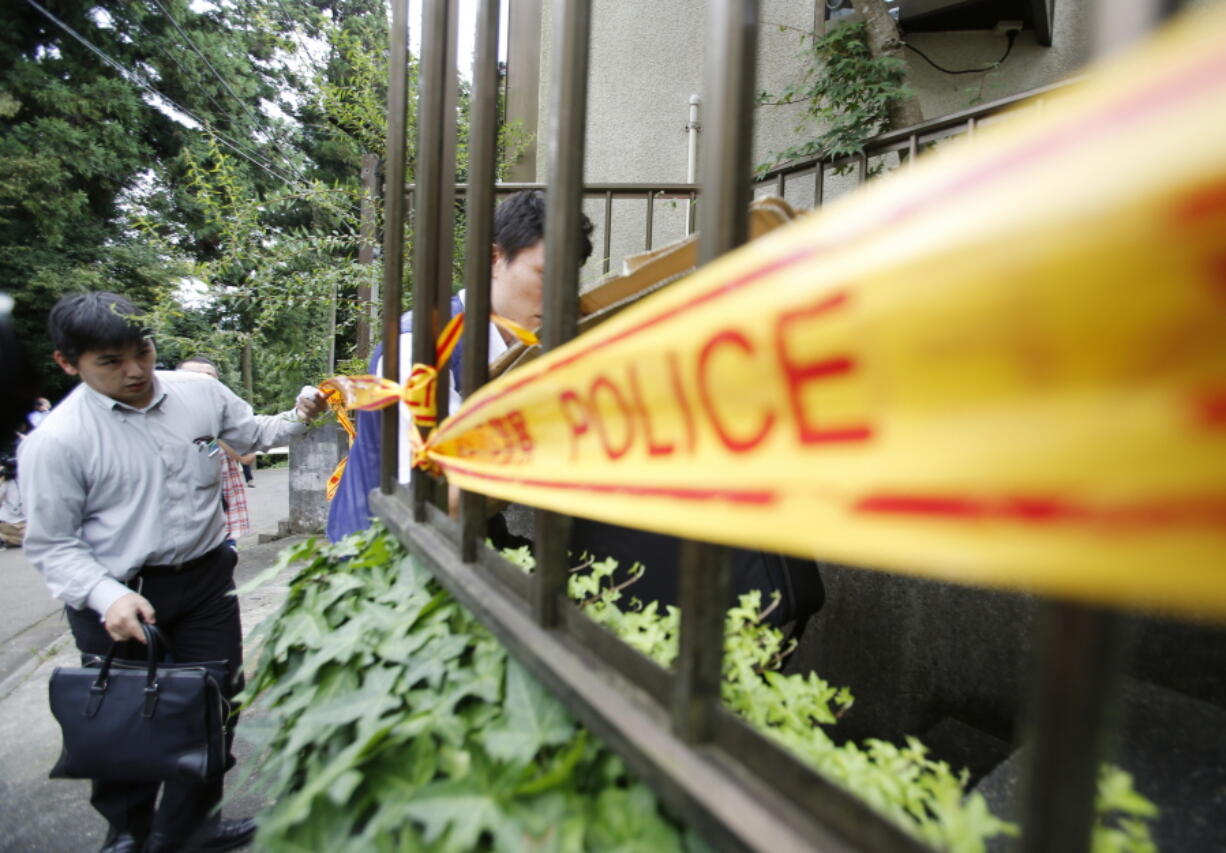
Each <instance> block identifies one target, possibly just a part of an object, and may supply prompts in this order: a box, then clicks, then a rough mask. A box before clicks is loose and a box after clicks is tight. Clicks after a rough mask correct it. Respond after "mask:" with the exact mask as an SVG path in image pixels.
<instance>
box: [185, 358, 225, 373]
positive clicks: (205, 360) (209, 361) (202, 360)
mask: <svg viewBox="0 0 1226 853" xmlns="http://www.w3.org/2000/svg"><path fill="white" fill-rule="evenodd" d="M193 363H195V364H207V365H208V366H209V367H211V368H213V369H214V370H216V371H217V372H218V373H220V372H221V369H220V368H218V366H217V362H215V361H213V359H211V358H207V357H205V356H203V355H189V356H188V357H187V358H185V359H183V360H182V361H181V362H179V363H178V364H177V365H175V369H176V370H182V369H183V365H185V364H193Z"/></svg>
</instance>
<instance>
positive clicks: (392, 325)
mask: <svg viewBox="0 0 1226 853" xmlns="http://www.w3.org/2000/svg"><path fill="white" fill-rule="evenodd" d="M408 5H409V3H408V0H395V2H393V3H392V28H391V33H390V35H389V39H390V42H391V43H390V45H389V60H388V61H389V62H390V63H391V67H390V79H389V80H388V86H387V152H386V155H385V156H384V161H385V162H386V163H387V189H386V191H385V194H384V225H383V375H384V376H385V377H386V378H388V379H391V380H392V381H393V382H398V381H399V380H400V282H401V279H402V277H403V275H404V156H405V155H404V142H405V139H404V137H405V128H406V126H407V122H408V79H409V59H408V46H409V24H408ZM399 435H400V411H399V407H398V406H389V407H388V408H387V409H384V410H383V421H382V439H381V446H380V448H379V450H380V456H379V458H380V469H379V488H380V489H381V490H382V491H383V493H384V494H389V495H390V494H391V493H392V492H394V491H395V490H396V479H397V477H396V474H397V468H398V460H399V448H398V447H397V440H396V439H397V437H398V436H399Z"/></svg>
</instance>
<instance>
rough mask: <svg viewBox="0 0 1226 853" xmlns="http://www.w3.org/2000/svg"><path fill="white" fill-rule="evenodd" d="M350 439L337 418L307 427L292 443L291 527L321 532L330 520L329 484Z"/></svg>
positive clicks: (290, 473)
mask: <svg viewBox="0 0 1226 853" xmlns="http://www.w3.org/2000/svg"><path fill="white" fill-rule="evenodd" d="M348 452H349V439H348V438H347V436H346V435H345V431H344V430H342V429H341V428H340V426H339V425H338V424H337V423H336V422H335V421H330V422H328V423H325V424H321V425H319V426H317V427H313V428H312V429H309V430H307V431H306V432H305V433H304V434H303V435H300V436H298V437H297V438H295V439H294V440H293V441H291V442H290V445H289V530H288V531H284V532H285V533H317V532H319V531H322V530H323V529H324V527H325V526H326V525H327V523H328V498H327V494H326V492H325V488H326V486H327V484H328V478H329V477H330V476H332V471H333V470H334V469H335V468H336V463H338V462H340V461H341V459H342V458H343V457H344V456H345V454H347V453H348Z"/></svg>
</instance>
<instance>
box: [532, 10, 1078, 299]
mask: <svg viewBox="0 0 1226 853" xmlns="http://www.w3.org/2000/svg"><path fill="white" fill-rule="evenodd" d="M818 2H821V0H818ZM551 7H552V4H550V3H546V4H544V8H543V14H542V18H541V65H540V97H539V100H538V104H539V120H538V125H537V133H538V137H537V138H538V155H537V161H536V165H537V175H536V177H537V180H540V181H545V180H547V179H548V173H549V162H550V158H551V154H550V152H549V151H548V147H549V144H550V128H549V110H550V100H551V91H552V88H551V84H550V79H551V76H552V74H553V69H552V62H553V51H552V44H551V31H552V23H553V22H552V9H551ZM1088 8H1089V4H1085V3H1076V2H1071V0H1070V2H1060V3H1057V4H1056V17H1055V21H1054V25H1053V30H1054V44H1053V46H1052V47H1050V48H1048V47H1041V46H1039V45H1038V44H1036V43H1035V38H1034V33H1033V32H1032V31H1024V32H1022V33H1021V34H1020V36H1019V37H1018V40H1017V43H1016V44H1015V46H1014V49H1013V52H1012V54H1011V55H1010V57H1009V59H1008V60H1007V61H1006V62H1005V63H1004V64H1003V65H1001V66H1000V68H998V69H996V70H993V71H989V72H985V73H982V74H964V75H958V76H950V75H946V74H942V73H940V72H938V71H936V70H935V69H933V68H931V67H930V66H929V65H927V63H925V62H924V61H923V60H922V59H920V58H919V57H918V56H916V55H915V54H913V53H910V54H909V65H910V80H911V84H912V86H913V88H914V89H915V90H916V91H917V92H918V94H919V95H920V99H921V104H922V106H923V111H924V115H925V117H927V118H934V117H937V116H941V115H946V114H948V113H950V112H956V111H958V110H962V109H965V108H967V107H970V106H973V105H975V104H978V103H982V102H985V101H990V100H995V99H997V98H1002V97H1005V96H1008V95H1013V94H1017V93H1019V92H1024V91H1028V90H1030V89H1033V88H1036V87H1039V86H1044V85H1047V84H1049V83H1053V82H1056V81H1058V80H1060V79H1063V78H1064V77H1066V76H1068V75H1070V74H1073V73H1075V72H1076V71H1077V70H1078V69H1079V68H1080V67H1081V66H1082V64H1083V63H1084V62H1085V60H1086V58H1087V57H1088V56H1089V52H1090V23H1089V20H1088V15H1089V13H1088V11H1087V10H1088ZM761 21H762V26H761V27H760V29H759V44H758V69H757V88H758V89H759V90H763V89H765V90H767V91H772V92H778V91H781V90H782V89H783V88H784V87H785V86H786V85H787V84H788V83H789V82H791V81H793V80H795V79H797V78H798V76H799V75H800V73H801V71H802V69H803V68H804V67H805V58H804V55H803V53H804V50H805V45H804V44H803V43H802V41H801V31H806V32H807V31H811V30H812V28H813V21H814V2H813V0H762V4H761ZM706 26H707V4H706V3H705V2H703V0H669V2H666V3H627V2H624V0H594V2H593V11H592V42H591V69H590V76H589V83H588V121H587V140H586V146H587V150H586V164H585V174H584V177H585V180H587V181H588V182H603V181H633V182H644V181H660V182H665V181H670V182H679V181H684V180H685V178H686V154H687V138H686V133H685V125H686V120H687V115H688V108H689V99H690V96H691V95H692V94H701V93H702V91H703V83H702V75H703V54H704V43H705V41H706ZM909 39H911V40H912V41H913V42H914V43H915V44H916V46H917V47H919V48H920V49H921V50H923V51H925V52H926V53H928V54H929V55H930V56H932V58H933V59H934V60H936V61H937V62H938V63H941V64H943V65H945V66H946V67H950V68H968V67H975V66H977V65H983V64H986V63H988V62H992V61H995V60H997V59H999V57H1000V55H1001V53H1002V52H1003V50H1004V46H1005V39H1004V37H1003V36H998V35H995V34H993V33H991V32H986V31H985V32H978V31H968V32H956V33H916V34H914V35H912V36H909ZM816 133H817V130H816V129H815V128H813V127H811V126H810V125H808V123H807V120H806V119H805V118H804V116H803V109H802V107H800V106H799V105H793V106H784V107H764V108H760V109H759V110H758V115H757V118H756V127H755V137H754V152H755V154H754V160H755V163H756V162H762V161H765V160H768V159H769V158H770V155H771V154H772V153H773V152H777V151H781V150H783V149H785V148H787V147H788V146H790V145H793V144H796V143H797V142H798V141H800V140H802V139H805V138H810V137H812V136H814V135H816ZM700 148H701V144H700ZM810 187H811V184H809V183H807V182H798V183H797V184H796V185H795V186H794V187H792V188H789V191H788V194H787V198H788V201H789V202H791V203H792V204H793V205H794V206H798V207H802V208H807V207H811V206H812V204H813V193H812V190H811V189H810ZM853 188H854V181H853V180H851V179H850V178H842V179H838V178H836V179H830V180H828V186H827V194H828V195H827V199H828V200H829V199H831V198H835V197H837V196H838V195H840V194H842V193H843V192H847V191H850V190H851V189H853ZM644 208H645V204H643V203H639V202H634V203H631V202H625V203H621V204H617V205H615V209H614V213H613V231H612V233H613V239H612V243H611V247H610V252H609V255H610V262H611V265H612V267H613V268H614V269H616V268H617V267H618V266H619V265H620V262H621V259H622V258H623V257H624V256H625V255H626V254H630V253H633V252H638V251H641V250H642V248H643V232H644V226H645V222H644V219H645V212H644ZM681 208H683V205H680V204H678V205H677V206H676V207H673V206H672V205H671V204H668V203H665V202H660V203H657V206H656V208H655V228H654V237H655V244H656V245H662V244H663V243H666V242H670V241H672V240H675V239H678V238H680V237H681V236H683V235H684V233H685V232H684V218H683V211H682V210H681ZM585 212H586V213H587V214H588V216H589V217H591V218H592V220H593V222H594V223H595V224H596V228H597V237H598V239H597V245H596V247H595V251H594V252H593V260H592V261H591V262H590V263H589V264H588V265H587V267H585V268H584V270H583V274H582V276H581V280H582V281H584V282H587V281H592V280H594V279H596V278H598V277H599V276H600V274H601V272H602V266H601V265H600V261H601V260H602V259H603V255H604V253H603V245H602V244H601V242H600V240H599V235H600V231H601V228H602V227H603V222H604V212H603V203H602V202H589V203H588V204H587V205H586V207H585Z"/></svg>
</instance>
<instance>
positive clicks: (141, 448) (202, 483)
mask: <svg viewBox="0 0 1226 853" xmlns="http://www.w3.org/2000/svg"><path fill="white" fill-rule="evenodd" d="M48 331H49V332H50V334H51V339H52V342H53V344H54V346H55V352H54V358H55V361H56V363H57V364H59V366H60V367H61V368H62V369H63V370H64V372H65V373H68V374H70V375H72V376H79V377H80V378H81V384H80V385H78V386H77V387H76V388H75V389H74V390H73V391H72V392H71V393H70V394H69V395H68V396H67V397H65V398H64V400H62V401H61V403H60V404H59V405H58V406H56V407H55V409H53V410H52V411H51V412H50V413H49V414H48V416H47V418H46V419H45V420H44V421H43V423H42V424H41V425H40V426H39V428H38V429H37V430H34V431H33V432H32V433H31V434H30V436H29V438H27V439H26V440H25V441H24V442H22V445H21V448H20V451H19V464H20V469H21V480H20V483H21V492H22V498H23V501H24V503H25V508H26V515H27V530H26V540H25V547H26V557H27V559H28V560H29V561H30V562H31V563H33V564H34V566H35V567H36V568H37V569H38V570H39V572H41V573H42V575H43V579H44V581H45V582H46V584H47V586H48V587H49V588H50V590H51V594H52V595H53V596H55V597H56V598H59V599H60V600H62V601H64V603H65V604H66V605H67V606H66V608H65V612H66V614H67V618H68V623H69V626H70V628H71V629H72V633H73V637H74V638H75V640H76V643H77V646H78V648H79V649H80V650H81V651H82V652H84V653H87V654H89V653H92V654H103V653H105V652H106V651H107V650H108V649H109V647H110V644H111V642H112V641H115V642H120V641H129V640H135V641H137V642H141V643H143V642H144V634H143V632H142V630H141V627H140V620H143V621H145V622H148V623H150V624H157V626H158V627H159V628H160V629H161V631H162V632H163V634H165V635H166V637H167V639H168V641H169V642H170V644H171V645H172V647H173V648H174V650H175V653H176V658H177V660H179V661H184V662H190V661H205V660H227V661H229V665H230V677H229V679H228V683H227V684H226V685H224V686H223V689H224V690H225V692H226V693H227V694H229V695H234V694H235V693H237V692H238V691H239V690H240V689H241V686H242V628H241V625H240V622H239V612H238V600H237V598H235V597H234V596H233V595H232V594H231V593H232V591H233V589H234V580H233V572H234V564H235V561H236V558H235V554H234V551H233V550H232V549H230V548H227V547H224V545H223V542H224V540H225V536H226V533H225V519H224V516H223V514H222V509H221V500H220V493H219V489H220V483H219V476H218V475H219V466H218V464H217V459H216V454H217V453H219V452H220V449H219V448H218V446H217V442H218V440H224V441H225V442H226V443H228V444H229V445H230V446H231V447H233V448H235V449H236V450H238V451H240V452H242V453H247V452H249V451H251V450H254V449H263V448H268V447H272V446H276V445H281V444H285V443H287V442H288V441H289V439H290V438H291V437H293V436H294V435H297V434H299V433H301V432H303V431H304V430H305V429H306V426H305V421H307V420H310V419H311V418H313V417H315V416H316V415H317V414H319V413H320V412H321V411H322V410H323V407H324V403H323V401H322V399H321V398H320V397H319V396H318V394H317V393H316V394H313V395H312V394H306V395H304V396H302V397H300V398H299V400H298V403H297V406H296V408H295V410H293V411H289V412H285V413H283V414H280V415H273V416H256V415H253V414H252V411H251V407H250V406H248V405H247V404H246V403H245V402H243V401H242V400H241V399H239V398H238V397H237V396H235V395H234V393H233V392H231V391H230V390H229V389H227V388H226V387H225V386H224V385H222V384H221V383H219V382H215V381H213V380H212V379H210V378H208V377H206V376H202V375H200V374H196V373H187V372H174V371H160V370H154V362H155V360H156V352H155V350H154V346H153V342H152V340H150V338H149V337H148V332H147V331H145V330H144V328H143V326H142V324H141V316H140V312H139V311H138V309H137V308H136V306H134V305H133V304H132V303H131V302H130V301H128V300H127V299H125V298H124V297H122V296H118V295H116V294H113V293H78V294H72V295H69V296H65V297H64V298H62V299H61V300H60V301H59V302H58V303H57V304H56V306H55V307H54V308H53V309H52V311H51V315H50V318H49V321H48ZM134 651H135V648H129V649H128V650H126V652H122V653H121V656H124V657H132V656H134V655H133V652H134ZM230 735H231V738H232V735H233V729H232V727H231V730H230ZM228 746H229V743H227V747H228ZM229 763H230V764H232V763H233V758H232V757H231V758H230V761H229ZM159 787H163V788H164V790H163V796H162V800H161V802H160V804H159V805H158V807H157V809H156V812H155V809H154V803H155V800H156V798H157V794H158V788H159ZM221 794H222V777H221V775H220V774H219V775H218V776H217V778H216V779H214V780H210V781H209V782H206V783H202V784H196V783H187V782H166V783H165V784H164V785H163V786H159V785H158V784H157V783H131V782H116V781H111V780H94V783H93V794H92V796H91V799H90V802H91V803H92V804H93V806H94V808H95V809H97V810H98V811H99V812H100V813H101V814H102V815H103V817H105V818H106V819H107V821H108V823H109V824H110V830H109V832H108V834H107V839H106V844H105V846H104V847H103V848H102V849H103V850H104V851H111V853H125V851H136V850H141V849H144V850H147V851H160V850H181V849H192V850H228V849H232V848H233V847H236V846H241V845H242V844H244V843H246V842H247V841H249V840H250V838H251V836H252V834H253V832H254V824H253V822H252V821H250V820H237V821H222V820H221V819H220V817H219V815H218V814H217V813H216V806H217V805H218V804H219V803H220V801H221Z"/></svg>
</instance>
